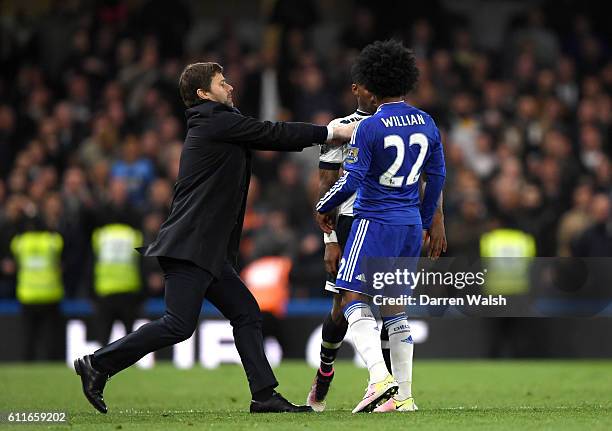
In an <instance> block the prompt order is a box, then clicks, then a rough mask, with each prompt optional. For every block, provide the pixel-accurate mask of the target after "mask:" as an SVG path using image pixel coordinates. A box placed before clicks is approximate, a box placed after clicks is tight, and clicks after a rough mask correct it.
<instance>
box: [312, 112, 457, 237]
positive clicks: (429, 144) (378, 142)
mask: <svg viewBox="0 0 612 431" xmlns="http://www.w3.org/2000/svg"><path fill="white" fill-rule="evenodd" d="M343 168H344V174H343V175H342V177H340V178H339V179H338V181H337V182H336V184H334V186H333V187H332V188H331V189H330V190H329V192H328V193H327V194H326V195H325V196H323V198H321V200H320V201H319V203H318V204H317V207H316V208H317V211H319V212H321V213H325V212H328V211H330V210H331V209H333V208H334V207H336V206H337V205H339V204H340V203H342V202H343V201H344V200H345V199H346V198H348V197H349V196H351V195H352V194H353V193H354V192H355V191H357V199H356V201H355V207H354V212H355V216H356V217H357V218H364V219H368V220H373V221H376V222H379V223H383V224H392V225H411V224H421V223H422V224H423V226H424V227H426V228H427V227H429V225H430V224H431V218H432V217H433V213H434V211H435V209H436V205H437V199H438V197H439V195H440V191H441V187H442V184H443V182H444V177H445V176H446V168H445V164H444V152H443V148H442V142H441V138H440V132H439V131H438V128H437V126H436V124H435V122H434V121H433V119H432V118H431V117H430V116H429V115H428V114H427V113H425V112H423V111H421V110H420V109H417V108H415V107H413V106H410V105H408V104H407V103H405V102H392V103H385V104H382V105H381V106H380V107H379V108H378V110H377V111H376V113H375V114H374V115H372V116H371V117H369V118H365V119H363V120H362V121H361V122H360V123H359V124H358V126H357V127H356V129H355V131H354V132H353V136H352V138H351V142H350V145H349V148H348V155H347V157H346V158H345V161H344V165H343ZM421 172H425V173H426V174H427V177H428V178H430V177H438V178H436V181H435V183H436V184H439V188H440V190H437V194H436V195H435V197H434V198H431V199H429V201H432V199H433V203H432V202H425V201H424V202H423V204H421V201H420V198H419V177H420V175H421ZM432 183H434V181H432ZM428 187H429V186H428Z"/></svg>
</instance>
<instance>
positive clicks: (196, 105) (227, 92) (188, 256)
mask: <svg viewBox="0 0 612 431" xmlns="http://www.w3.org/2000/svg"><path fill="white" fill-rule="evenodd" d="M179 87H180V93H181V98H182V99H183V102H184V103H185V105H186V106H187V111H186V115H187V126H188V131H187V136H186V138H185V143H184V146H183V152H182V154H181V162H180V168H179V175H178V179H177V181H176V184H175V186H174V196H173V200H172V209H171V212H170V215H169V216H168V219H167V220H166V221H165V222H164V224H163V225H162V227H161V229H160V232H159V234H158V236H157V239H156V240H155V241H154V242H153V243H152V244H150V245H149V246H148V247H143V248H142V249H141V250H140V251H141V252H142V253H143V254H144V255H145V256H156V257H157V258H158V260H159V263H160V265H161V267H162V269H163V271H164V278H165V302H166V312H165V314H164V315H163V316H162V317H161V318H160V319H158V320H155V321H153V322H150V323H148V324H146V325H144V326H142V327H141V328H140V329H138V330H137V331H134V332H132V333H131V334H128V335H126V336H125V337H123V338H121V339H119V340H117V341H115V342H113V343H111V344H109V345H107V346H105V347H103V348H101V349H99V350H97V351H96V352H94V354H93V355H88V356H85V357H83V358H79V359H77V360H75V361H74V366H75V370H76V372H77V374H78V375H80V376H81V380H82V384H83V392H84V393H85V396H86V397H87V399H88V400H89V402H90V403H91V404H92V405H93V406H94V407H95V408H96V409H98V411H100V412H102V413H106V411H107V408H106V404H105V403H104V399H103V395H102V392H103V390H104V385H105V383H106V380H107V379H108V378H109V377H110V376H112V375H114V374H116V373H118V372H119V371H121V370H123V369H125V368H127V367H129V366H130V365H132V364H134V363H135V362H136V361H138V360H139V359H140V358H142V357H143V356H144V355H146V354H147V353H150V352H153V351H156V350H159V349H161V348H163V347H166V346H170V345H173V344H176V343H179V342H181V341H183V340H186V339H187V338H189V337H191V335H192V334H193V332H194V331H195V329H196V325H197V323H198V320H199V315H200V310H201V306H202V301H203V300H204V298H206V299H207V300H209V301H210V302H211V303H212V304H213V305H215V306H216V307H217V308H218V309H219V311H221V313H223V315H224V316H225V317H226V318H227V319H229V321H230V323H231V324H232V327H233V330H234V339H235V343H236V348H237V350H238V353H239V354H240V358H241V360H242V364H243V367H244V370H245V372H246V375H247V379H248V381H249V388H250V390H251V394H252V401H251V406H250V411H251V412H304V411H311V409H310V407H308V406H296V405H294V404H292V403H290V402H289V401H287V400H286V399H284V398H283V397H282V396H281V395H280V394H279V393H278V392H276V391H274V388H275V387H276V386H277V385H278V382H277V381H276V378H275V377H274V373H273V372H272V369H271V367H270V365H269V363H268V360H267V359H266V356H265V354H264V347H263V337H262V333H261V312H260V310H259V306H258V305H257V302H256V301H255V299H254V298H253V296H252V295H251V293H250V292H249V290H248V289H247V287H246V286H245V285H244V283H243V282H242V280H240V278H239V277H238V275H237V274H236V270H235V265H236V258H237V255H238V244H239V241H240V234H241V231H242V224H243V219H244V212H245V205H246V197H247V191H248V188H249V181H250V174H251V150H276V151H301V150H302V149H303V148H305V147H309V146H311V145H313V144H317V143H324V142H326V141H331V140H335V141H336V142H337V143H340V142H341V141H344V140H348V139H349V138H350V136H351V134H352V130H353V128H354V125H343V126H340V127H336V128H331V127H325V126H315V125H312V124H306V123H283V122H278V123H271V122H260V121H257V120H255V119H253V118H249V117H245V116H243V115H241V114H240V112H239V111H238V110H237V109H235V108H234V106H233V102H232V90H233V88H232V86H231V85H229V84H228V83H227V82H226V80H225V77H224V76H223V68H222V67H221V66H220V65H218V64H216V63H195V64H190V65H188V66H187V67H186V68H185V70H184V71H183V73H182V74H181V77H180V80H179Z"/></svg>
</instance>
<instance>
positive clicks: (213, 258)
mask: <svg viewBox="0 0 612 431" xmlns="http://www.w3.org/2000/svg"><path fill="white" fill-rule="evenodd" d="M186 115H187V128H188V130H187V136H186V138H185V143H184V145H183V151H182V153H181V162H180V168H179V174H178V179H177V181H176V184H175V185H174V195H173V199H172V208H171V211H170V215H169V216H168V219H167V220H166V221H165V222H164V223H163V225H162V226H161V229H160V231H159V234H158V235H157V238H156V240H155V241H154V242H153V243H151V244H150V245H149V246H148V247H142V248H141V249H139V251H141V252H142V253H143V254H144V255H145V256H166V257H173V258H176V259H184V260H188V261H191V262H193V263H195V264H196V265H198V266H200V267H202V268H204V269H206V270H207V271H210V272H211V273H212V274H213V275H214V276H215V277H219V275H220V272H221V268H222V266H223V264H224V262H226V261H228V260H229V261H230V262H231V263H232V264H234V265H235V263H236V259H237V257H238V245H239V242H240V235H241V232H242V224H243V220H244V211H245V206H246V197H247V192H248V189H249V181H250V178H251V150H276V151H301V150H302V149H303V148H305V147H309V146H311V145H312V144H313V143H323V142H324V141H325V139H326V138H327V128H326V127H324V126H315V125H312V124H306V123H283V122H278V123H271V122H269V121H263V122H262V121H257V120H255V119H253V118H250V117H245V116H244V115H242V114H240V113H239V112H238V110H236V109H234V108H230V107H228V106H226V105H224V104H221V103H217V102H211V101H205V102H203V103H201V104H199V105H197V106H194V107H192V108H189V109H187V111H186Z"/></svg>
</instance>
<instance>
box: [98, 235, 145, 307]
mask: <svg viewBox="0 0 612 431" xmlns="http://www.w3.org/2000/svg"><path fill="white" fill-rule="evenodd" d="M91 243H92V246H93V251H94V256H95V262H94V288H95V291H96V293H97V294H98V295H100V296H107V295H114V294H117V293H130V292H138V291H139V290H140V288H141V279H140V266H139V260H140V255H139V254H138V253H137V252H136V250H134V248H136V247H140V246H141V245H142V234H141V233H140V232H139V231H138V230H136V229H134V228H132V227H130V226H128V225H125V224H119V223H116V224H108V225H106V226H102V227H100V228H98V229H96V230H95V231H94V233H93V236H92V241H91Z"/></svg>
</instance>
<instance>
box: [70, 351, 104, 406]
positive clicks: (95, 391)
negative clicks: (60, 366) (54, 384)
mask: <svg viewBox="0 0 612 431" xmlns="http://www.w3.org/2000/svg"><path fill="white" fill-rule="evenodd" d="M74 370H75V371H76V373H77V375H79V376H81V383H83V393H84V394H85V397H86V398H87V401H89V403H90V404H91V405H92V406H94V407H95V408H96V410H98V411H99V412H100V413H106V412H107V411H108V409H107V408H106V404H105V403H104V396H103V395H102V391H104V386H105V385H106V381H107V380H108V375H107V374H104V373H101V372H99V371H97V370H96V369H95V368H94V367H93V366H92V365H91V355H87V356H83V357H82V358H79V359H75V360H74Z"/></svg>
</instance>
